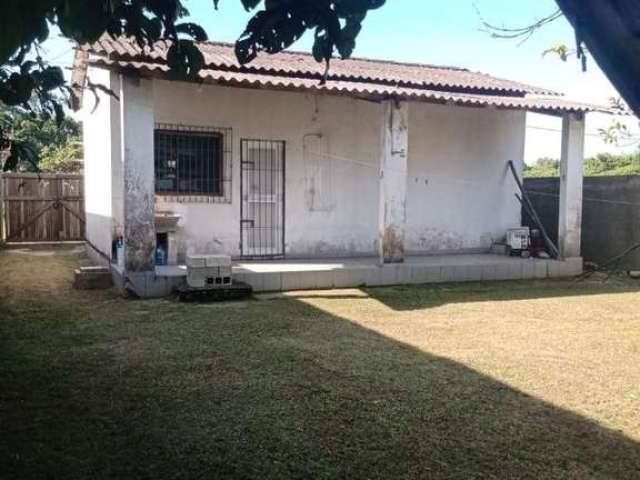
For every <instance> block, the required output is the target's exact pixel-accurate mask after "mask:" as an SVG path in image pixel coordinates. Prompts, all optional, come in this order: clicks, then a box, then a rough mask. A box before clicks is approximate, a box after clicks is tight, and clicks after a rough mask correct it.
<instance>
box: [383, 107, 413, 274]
mask: <svg viewBox="0 0 640 480" xmlns="http://www.w3.org/2000/svg"><path fill="white" fill-rule="evenodd" d="M408 132H409V107H408V104H407V103H406V102H400V101H396V100H387V101H385V102H384V103H383V104H382V137H381V140H382V141H381V152H380V204H379V210H378V215H379V218H378V220H379V223H378V225H379V239H378V250H379V252H378V253H379V257H380V263H381V264H382V263H396V262H402V261H404V238H405V225H406V221H407V152H408V145H409V136H408Z"/></svg>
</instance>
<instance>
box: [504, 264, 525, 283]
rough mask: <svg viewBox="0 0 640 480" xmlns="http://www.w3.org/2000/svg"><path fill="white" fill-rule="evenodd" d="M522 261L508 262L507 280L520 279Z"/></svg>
mask: <svg viewBox="0 0 640 480" xmlns="http://www.w3.org/2000/svg"><path fill="white" fill-rule="evenodd" d="M523 263H524V261H516V262H513V263H510V264H509V277H508V280H522V278H523V277H522V268H523Z"/></svg>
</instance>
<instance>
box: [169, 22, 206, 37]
mask: <svg viewBox="0 0 640 480" xmlns="http://www.w3.org/2000/svg"><path fill="white" fill-rule="evenodd" d="M176 32H178V33H184V34H187V35H189V36H190V37H191V38H193V39H194V40H196V41H198V42H204V41H205V40H207V39H208V37H207V32H205V31H204V28H202V27H201V26H200V25H198V24H196V23H191V22H187V23H179V24H178V25H176Z"/></svg>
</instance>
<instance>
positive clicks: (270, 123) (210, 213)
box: [154, 81, 380, 256]
mask: <svg viewBox="0 0 640 480" xmlns="http://www.w3.org/2000/svg"><path fill="white" fill-rule="evenodd" d="M154 95H155V100H156V102H155V114H156V122H159V123H170V124H185V125H196V126H212V127H231V128H232V129H233V181H232V188H233V195H232V203H231V204H209V203H175V202H174V203H170V202H166V201H163V200H159V201H158V203H157V205H156V210H172V211H175V212H178V213H180V214H181V215H182V217H183V218H182V220H181V221H180V224H179V225H180V227H181V231H180V232H179V235H178V244H179V248H180V249H181V250H183V251H184V250H186V249H190V250H192V251H210V252H211V251H220V252H227V253H231V254H232V255H239V254H240V249H239V243H240V141H241V139H243V138H244V139H263V140H284V141H285V142H286V213H285V222H286V224H285V240H286V253H287V255H290V256H347V255H364V254H373V253H374V252H375V248H376V239H377V228H378V227H377V218H378V183H377V175H378V158H379V149H380V141H379V136H380V114H379V111H380V110H379V109H380V106H379V105H378V104H375V103H371V102H364V101H358V100H355V99H350V98H345V97H332V96H317V95H312V94H301V93H285V92H273V91H262V90H249V89H233V88H224V87H216V86H210V85H203V86H201V87H194V86H193V85H190V84H185V83H174V82H164V81H160V82H157V84H156V86H155V88H154ZM316 134H321V135H322V138H320V139H318V137H316ZM318 153H321V154H322V155H321V156H320V157H321V158H318V157H319V156H318V155H317V154H318ZM318 164H319V165H318ZM318 167H319V168H320V171H318ZM313 175H319V176H321V177H322V180H323V181H322V182H321V183H322V185H319V184H318V183H315V185H314V188H315V190H316V191H315V197H316V198H313V196H312V194H311V191H312V189H311V188H310V187H311V185H312V184H313V181H312V178H311V177H312V176H313ZM318 189H320V190H321V191H318Z"/></svg>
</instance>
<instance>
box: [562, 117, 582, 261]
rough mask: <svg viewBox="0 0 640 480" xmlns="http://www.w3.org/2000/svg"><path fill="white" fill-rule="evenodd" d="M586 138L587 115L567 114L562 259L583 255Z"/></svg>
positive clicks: (563, 129)
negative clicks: (581, 236)
mask: <svg viewBox="0 0 640 480" xmlns="http://www.w3.org/2000/svg"><path fill="white" fill-rule="evenodd" d="M584 135H585V121H584V115H582V114H567V115H565V116H564V117H563V119H562V153H561V158H560V215H559V218H560V223H559V226H558V248H559V250H560V256H561V257H562V258H571V257H579V256H580V235H581V233H582V167H583V165H582V164H583V160H584Z"/></svg>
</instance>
